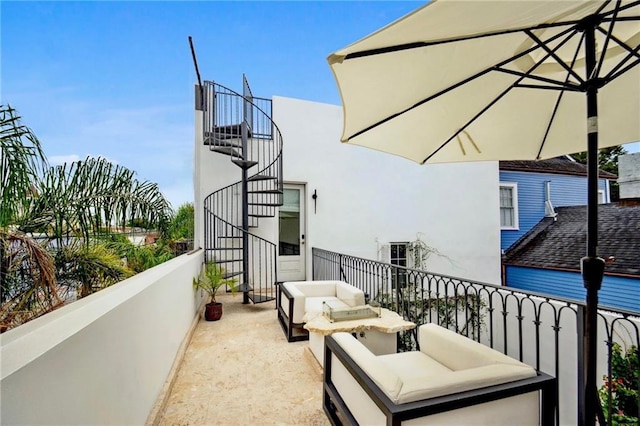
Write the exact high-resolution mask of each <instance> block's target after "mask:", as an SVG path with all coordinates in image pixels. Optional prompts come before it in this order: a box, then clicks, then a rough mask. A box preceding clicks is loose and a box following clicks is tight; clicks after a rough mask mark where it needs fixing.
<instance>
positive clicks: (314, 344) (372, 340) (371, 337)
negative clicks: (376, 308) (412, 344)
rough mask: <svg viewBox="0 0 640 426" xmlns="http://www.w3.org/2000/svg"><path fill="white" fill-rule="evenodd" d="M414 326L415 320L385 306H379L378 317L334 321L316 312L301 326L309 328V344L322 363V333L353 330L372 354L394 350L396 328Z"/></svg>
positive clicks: (406, 328) (394, 351)
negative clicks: (409, 319)
mask: <svg viewBox="0 0 640 426" xmlns="http://www.w3.org/2000/svg"><path fill="white" fill-rule="evenodd" d="M415 327H416V325H415V324H414V323H412V322H410V321H405V320H404V319H403V318H402V317H401V316H400V315H398V314H397V313H395V312H393V311H390V310H388V309H384V308H382V309H381V310H380V317H379V318H378V317H377V318H363V319H355V320H347V321H337V322H331V321H329V319H327V318H326V317H325V316H324V315H322V314H321V313H318V315H316V316H314V317H313V318H311V319H309V320H308V321H307V323H306V324H305V325H304V328H306V329H307V330H309V348H310V349H311V352H312V353H313V356H314V357H315V358H316V360H317V361H318V362H319V363H320V365H321V366H322V365H323V364H324V336H329V335H331V334H333V333H337V332H340V331H345V332H347V333H352V334H355V336H356V338H357V339H358V340H359V341H360V342H362V343H363V344H364V345H365V346H366V347H367V349H369V350H370V351H371V352H372V353H374V354H375V355H386V354H392V353H396V352H397V350H398V348H397V333H398V332H399V331H405V330H411V329H413V328H415Z"/></svg>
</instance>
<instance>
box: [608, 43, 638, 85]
mask: <svg viewBox="0 0 640 426" xmlns="http://www.w3.org/2000/svg"><path fill="white" fill-rule="evenodd" d="M638 49H640V46H638ZM638 64H640V59H636V60H635V61H633V62H631V63H630V64H629V65H627V66H626V67H624V68H622V69H621V70H620V71H619V72H618V73H616V74H613V75H611V74H609V75H607V81H606V82H607V83H609V82H611V81H613V80H615V79H616V78H618V77H620V76H621V75H622V74H624V73H625V72H627V71H629V70H630V69H632V68H634V67H635V66H637V65H638Z"/></svg>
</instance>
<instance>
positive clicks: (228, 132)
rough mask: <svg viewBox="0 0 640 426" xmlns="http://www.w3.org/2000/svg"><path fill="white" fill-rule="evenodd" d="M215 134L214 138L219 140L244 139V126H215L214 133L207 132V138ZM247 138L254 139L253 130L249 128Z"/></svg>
mask: <svg viewBox="0 0 640 426" xmlns="http://www.w3.org/2000/svg"><path fill="white" fill-rule="evenodd" d="M211 133H213V137H215V138H217V139H239V138H241V137H242V124H240V123H239V124H227V125H226V126H215V127H214V128H213V132H206V133H205V137H206V136H210V134H211ZM247 137H248V138H250V137H252V134H251V129H250V128H249V126H247Z"/></svg>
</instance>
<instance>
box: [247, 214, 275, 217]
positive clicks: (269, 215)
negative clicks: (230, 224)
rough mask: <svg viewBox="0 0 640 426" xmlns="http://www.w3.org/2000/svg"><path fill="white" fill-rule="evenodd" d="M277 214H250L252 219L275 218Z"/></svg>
mask: <svg viewBox="0 0 640 426" xmlns="http://www.w3.org/2000/svg"><path fill="white" fill-rule="evenodd" d="M274 215H275V214H258V213H249V216H251V217H273V216H274Z"/></svg>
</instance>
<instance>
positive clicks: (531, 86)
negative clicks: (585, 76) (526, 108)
mask: <svg viewBox="0 0 640 426" xmlns="http://www.w3.org/2000/svg"><path fill="white" fill-rule="evenodd" d="M515 87H517V88H519V89H536V90H560V91H567V92H583V90H582V89H581V88H579V87H572V86H564V87H563V86H541V85H537V84H516V85H515Z"/></svg>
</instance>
